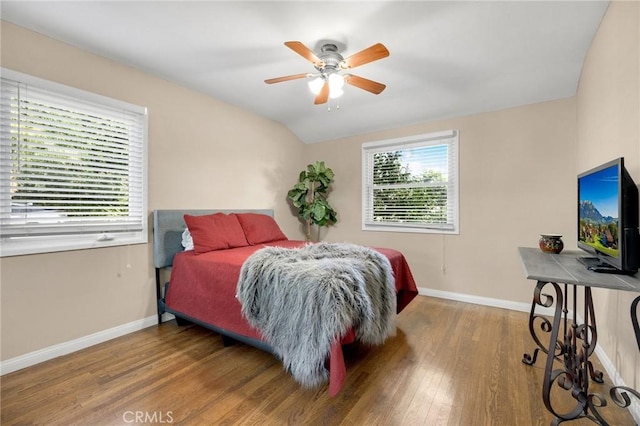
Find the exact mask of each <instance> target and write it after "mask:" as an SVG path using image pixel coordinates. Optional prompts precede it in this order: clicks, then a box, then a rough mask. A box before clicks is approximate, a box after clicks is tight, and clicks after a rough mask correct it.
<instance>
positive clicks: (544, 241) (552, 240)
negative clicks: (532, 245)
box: [538, 234, 564, 254]
mask: <svg viewBox="0 0 640 426" xmlns="http://www.w3.org/2000/svg"><path fill="white" fill-rule="evenodd" d="M538 245H539V246H540V250H542V251H543V252H545V253H554V254H558V253H560V252H561V251H562V249H563V248H564V242H562V235H557V234H542V235H541V236H540V240H539V241H538Z"/></svg>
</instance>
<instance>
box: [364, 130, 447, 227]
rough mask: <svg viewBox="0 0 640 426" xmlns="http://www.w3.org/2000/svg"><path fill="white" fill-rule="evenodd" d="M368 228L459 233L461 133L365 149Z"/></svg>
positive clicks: (382, 143)
mask: <svg viewBox="0 0 640 426" xmlns="http://www.w3.org/2000/svg"><path fill="white" fill-rule="evenodd" d="M362 173H363V176H362V211H363V217H362V229H363V230H366V231H395V232H437V233H449V234H458V233H459V230H458V132H457V131H447V132H439V133H430V134H424V135H418V136H412V137H407V138H400V139H391V140H385V141H378V142H369V143H365V144H363V145H362Z"/></svg>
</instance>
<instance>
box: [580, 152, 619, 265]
mask: <svg viewBox="0 0 640 426" xmlns="http://www.w3.org/2000/svg"><path fill="white" fill-rule="evenodd" d="M619 167H620V165H619V164H618V163H615V164H612V165H609V166H608V167H605V168H603V169H601V170H598V171H595V172H593V173H589V174H586V175H583V176H581V177H580V178H579V179H578V197H579V208H578V220H579V228H578V241H579V242H581V243H583V244H585V245H587V246H589V247H591V248H593V249H594V250H596V251H598V252H600V253H603V254H605V255H607V256H611V257H614V258H616V259H617V258H619V256H620V248H619V218H620V211H619V206H620V199H619V197H620V170H619Z"/></svg>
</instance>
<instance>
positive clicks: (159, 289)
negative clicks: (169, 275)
mask: <svg viewBox="0 0 640 426" xmlns="http://www.w3.org/2000/svg"><path fill="white" fill-rule="evenodd" d="M214 213H227V214H229V213H259V214H266V215H268V216H271V217H273V210H267V209H247V210H199V209H197V210H154V211H153V264H154V266H155V269H156V297H157V307H158V324H162V314H164V313H170V314H173V315H175V317H176V320H177V321H178V322H179V323H184V322H190V323H194V324H198V325H200V326H202V327H205V328H208V329H209V330H213V331H215V332H216V333H219V334H220V335H222V339H223V342H224V344H225V345H229V344H232V343H233V342H234V341H240V342H243V343H246V344H248V345H251V346H255V347H257V348H259V349H262V350H264V351H267V352H270V353H273V349H272V348H271V346H269V345H268V344H266V343H265V342H263V341H261V340H257V339H252V338H249V337H246V336H241V335H238V334H236V333H233V332H231V331H229V330H224V329H221V328H219V327H216V326H215V325H214V324H207V323H203V322H202V321H198V320H197V319H195V318H191V317H185V316H184V315H177V314H176V312H172V311H171V309H169V308H168V307H167V306H166V305H165V302H164V295H165V293H166V286H167V285H168V283H164V285H163V283H162V270H163V269H166V270H170V269H171V266H172V264H173V257H174V256H175V255H176V253H179V252H181V251H183V250H184V248H183V247H182V233H183V232H184V230H185V229H186V227H187V225H186V224H185V223H184V215H185V214H189V215H193V216H200V215H206V214H214Z"/></svg>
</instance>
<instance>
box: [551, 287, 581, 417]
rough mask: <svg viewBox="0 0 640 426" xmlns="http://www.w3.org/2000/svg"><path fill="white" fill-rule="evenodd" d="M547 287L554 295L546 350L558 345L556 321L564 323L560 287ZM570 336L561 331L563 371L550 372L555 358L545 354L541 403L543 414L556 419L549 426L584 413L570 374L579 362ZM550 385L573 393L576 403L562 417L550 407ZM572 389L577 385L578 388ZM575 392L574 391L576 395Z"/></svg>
mask: <svg viewBox="0 0 640 426" xmlns="http://www.w3.org/2000/svg"><path fill="white" fill-rule="evenodd" d="M551 284H552V285H553V288H554V290H555V292H556V308H555V314H554V316H553V324H552V326H551V336H550V339H549V347H551V345H552V343H553V342H556V343H555V344H556V347H557V346H558V345H559V343H558V342H559V340H558V337H559V334H560V321H561V320H562V319H563V318H565V321H566V305H564V303H565V302H564V300H565V299H564V296H563V292H562V289H561V288H560V286H559V285H558V284H556V283H551ZM565 287H566V286H565ZM563 308H564V309H563ZM574 333H575V330H574V328H568V327H564V336H563V341H564V342H565V343H562V344H561V349H562V350H561V354H562V355H563V361H564V363H563V367H564V368H561V369H556V370H554V369H553V363H554V362H555V360H556V355H555V353H553V352H547V361H546V364H545V369H544V379H543V382H542V399H543V401H544V405H545V407H546V408H547V410H548V411H549V412H550V413H551V414H553V415H554V416H555V417H556V419H555V420H554V421H553V423H552V424H553V425H557V424H560V423H562V422H563V421H566V420H573V419H575V418H577V417H581V416H583V415H584V413H585V407H586V406H587V397H586V395H585V394H584V393H583V392H580V391H579V387H580V385H581V383H579V379H578V377H577V375H576V374H575V373H574V370H575V369H576V362H577V361H578V360H579V356H578V355H577V354H576V353H575V346H574V345H572V344H571V341H574V342H575V334H574ZM554 383H556V384H557V385H558V386H560V387H561V388H563V389H565V390H571V389H573V391H572V395H573V397H574V398H575V399H576V405H575V406H574V407H573V409H571V410H570V411H568V412H566V413H559V412H558V411H557V410H556V409H555V408H554V407H553V404H552V403H551V388H552V386H553V384H554ZM576 385H578V388H577V387H576ZM576 390H578V391H577V392H576Z"/></svg>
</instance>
